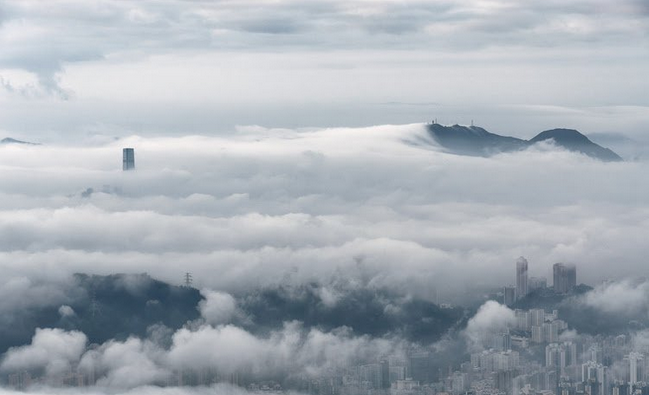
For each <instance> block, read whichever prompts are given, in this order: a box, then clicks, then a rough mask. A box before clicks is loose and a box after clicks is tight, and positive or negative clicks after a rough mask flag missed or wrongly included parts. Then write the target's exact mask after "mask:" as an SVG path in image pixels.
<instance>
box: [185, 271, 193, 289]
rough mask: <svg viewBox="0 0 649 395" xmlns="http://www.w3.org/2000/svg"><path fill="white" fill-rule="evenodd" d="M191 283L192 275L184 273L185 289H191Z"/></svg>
mask: <svg viewBox="0 0 649 395" xmlns="http://www.w3.org/2000/svg"><path fill="white" fill-rule="evenodd" d="M192 281H193V279H192V274H191V273H189V272H187V273H185V286H186V287H187V288H191V287H192Z"/></svg>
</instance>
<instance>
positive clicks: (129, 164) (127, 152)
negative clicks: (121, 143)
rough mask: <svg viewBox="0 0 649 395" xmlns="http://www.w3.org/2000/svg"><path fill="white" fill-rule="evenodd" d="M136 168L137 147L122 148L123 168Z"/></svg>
mask: <svg viewBox="0 0 649 395" xmlns="http://www.w3.org/2000/svg"><path fill="white" fill-rule="evenodd" d="M133 169H135V149H133V148H124V149H123V150H122V170H124V171H126V170H133Z"/></svg>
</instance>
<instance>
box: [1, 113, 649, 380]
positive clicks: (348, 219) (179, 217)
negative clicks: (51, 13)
mask: <svg viewBox="0 0 649 395" xmlns="http://www.w3.org/2000/svg"><path fill="white" fill-rule="evenodd" d="M125 146H130V147H134V148H135V152H136V170H135V171H131V172H123V171H121V169H120V165H121V163H120V162H121V148H122V147H125ZM0 150H1V151H2V152H1V153H2V155H0V167H2V169H3V171H2V172H0V182H1V183H2V185H3V191H2V194H1V195H0V197H1V199H2V201H3V205H2V210H1V211H0V235H1V236H2V237H0V250H1V251H0V267H1V268H2V271H3V273H4V274H5V276H4V277H3V278H4V280H3V282H2V284H0V292H1V293H2V295H4V296H5V298H3V301H2V303H1V304H0V308H1V309H2V312H3V313H4V314H3V317H14V316H15V314H14V313H15V312H16V309H18V308H23V309H25V308H27V309H37V308H41V307H47V308H48V309H50V310H51V313H52V317H54V319H55V320H61V322H60V323H58V321H57V325H60V326H61V328H68V330H67V331H64V330H62V329H56V330H53V329H47V330H46V329H43V330H42V331H46V332H38V333H37V335H36V336H35V337H34V339H33V340H32V342H31V344H29V345H24V347H22V348H15V349H13V350H11V351H9V352H8V354H7V355H6V356H5V359H4V362H3V364H4V365H3V366H4V369H5V371H12V370H13V369H19V368H23V367H25V366H30V367H31V368H33V369H40V370H42V371H44V372H47V371H51V372H56V371H58V369H62V368H61V367H62V366H63V367H65V366H69V365H70V366H77V365H78V366H79V369H92V371H94V372H96V379H97V383H98V384H99V385H101V386H105V387H110V388H115V387H122V388H131V387H138V386H142V385H148V384H164V383H168V382H169V380H170V378H171V380H173V377H174V374H175V373H174V372H177V371H178V370H179V369H183V368H184V367H187V366H191V367H192V368H193V369H203V368H206V369H214V370H217V371H220V372H221V374H223V375H227V374H229V373H232V372H233V371H234V370H233V369H238V370H241V371H245V372H250V373H254V374H255V375H257V377H267V378H269V379H276V378H278V377H283V378H286V377H296V376H291V375H292V374H295V375H303V376H304V377H309V376H310V375H317V374H319V373H320V372H323V371H326V370H327V369H332V368H334V367H335V366H339V365H341V364H345V363H353V362H354V361H357V362H358V361H361V360H363V361H367V360H376V359H377V358H380V357H382V356H384V355H389V354H394V353H396V354H399V353H402V352H404V350H405V349H406V348H407V347H408V345H409V344H410V341H411V340H415V341H419V340H422V339H423V340H422V342H423V343H425V344H430V342H432V341H434V340H436V339H438V338H439V337H440V336H442V335H443V334H444V333H445V331H446V330H447V329H448V328H449V327H450V326H452V325H455V324H454V323H458V326H457V327H455V329H456V330H462V326H461V323H460V321H461V316H460V315H457V314H456V313H457V311H454V310H452V309H440V308H439V307H437V306H433V305H432V304H430V303H429V302H431V301H432V302H438V303H445V302H451V303H458V302H459V301H462V300H466V299H469V300H474V301H475V300H479V299H481V298H482V297H483V295H482V289H485V288H490V287H497V286H502V285H503V284H507V283H510V282H512V281H513V278H514V264H515V260H516V258H517V257H519V256H521V255H523V256H525V257H526V258H527V260H528V261H529V267H530V275H534V276H549V271H550V269H551V265H552V264H553V263H555V262H558V261H562V262H572V263H575V264H576V265H577V270H578V281H579V282H587V283H595V282H596V281H599V280H601V279H604V278H619V277H624V276H631V275H634V274H635V273H637V272H638V270H641V268H642V267H644V265H645V256H646V247H645V239H644V234H643V232H642V230H643V229H645V228H646V226H647V221H648V217H647V214H649V211H648V210H647V203H648V202H647V200H646V196H649V195H647V192H648V191H647V187H646V185H645V183H641V182H639V181H640V180H642V179H643V177H644V175H645V174H646V163H645V162H642V161H636V162H622V163H601V162H598V161H595V160H593V159H590V158H587V157H584V156H580V155H577V154H574V153H570V152H565V151H561V150H557V148H556V147H553V146H551V145H547V144H546V145H540V146H535V147H533V148H531V149H529V150H527V151H523V152H517V153H513V154H501V155H496V156H493V157H491V158H475V157H463V156H456V155H451V154H448V153H444V152H443V151H442V150H441V149H440V148H439V147H438V146H437V145H436V144H435V143H434V141H431V140H430V139H429V137H428V134H427V133H426V130H425V128H424V126H423V125H421V124H413V125H404V126H389V125H386V126H379V127H373V128H362V129H353V128H344V129H342V128H341V129H310V130H287V129H264V128H259V127H250V128H241V129H240V130H239V131H238V132H237V133H236V134H232V135H229V136H221V137H206V136H191V137H183V138H173V137H159V138H145V137H136V136H134V137H130V138H127V139H123V140H119V141H114V142H94V143H85V144H79V145H76V146H65V145H42V146H22V145H20V146H19V145H4V146H2V147H0ZM75 272H86V273H91V274H92V273H97V274H108V273H115V272H128V273H142V272H148V273H149V274H151V275H152V276H153V277H154V278H159V279H163V280H166V281H169V282H171V283H175V284H181V283H182V281H183V278H184V275H185V273H186V272H190V273H192V275H193V279H194V285H195V286H196V287H198V288H200V289H203V290H204V291H203V296H204V298H205V300H203V301H202V302H199V301H198V300H197V301H196V302H195V303H194V304H193V305H192V306H191V309H192V310H193V313H194V314H196V315H198V313H199V312H200V314H201V317H199V318H197V319H195V320H194V321H192V322H190V323H189V324H186V325H185V326H184V327H182V328H181V329H178V330H175V331H174V330H171V329H169V328H165V327H163V326H156V327H152V328H150V331H149V332H148V334H147V335H146V336H142V335H141V337H133V336H131V337H128V336H121V337H119V338H115V339H108V340H106V341H102V342H101V343H102V344H99V345H93V346H91V347H87V348H86V347H83V350H82V351H80V352H75V353H74V355H72V356H70V355H67V354H65V355H63V356H61V357H57V358H52V361H58V362H56V364H55V366H53V367H50V366H48V365H44V364H43V362H42V359H39V358H31V356H33V355H36V354H37V353H38V352H42V351H39V350H54V351H52V353H54V354H56V350H58V349H59V348H56V347H54V348H48V347H49V346H46V345H45V343H46V342H45V341H44V340H43V338H44V337H45V334H49V335H50V337H52V338H53V339H52V340H53V342H52V343H53V344H62V343H64V342H65V341H67V340H66V339H68V340H69V339H71V338H72V339H77V338H79V339H81V340H83V344H84V345H85V341H86V340H85V337H84V336H86V335H82V334H80V333H79V332H75V331H74V322H75V321H74V320H76V319H82V318H83V317H80V315H83V316H84V317H85V316H87V314H88V312H87V311H85V312H84V311H82V310H81V309H80V308H78V307H73V306H78V305H77V304H75V303H76V301H78V300H79V298H86V299H87V298H91V297H92V296H91V295H90V294H89V292H88V291H87V290H86V291H84V292H79V291H75V289H76V288H75V286H74V285H73V283H72V282H71V278H72V277H71V274H72V273H75ZM82 278H86V280H84V281H89V283H88V284H89V286H91V288H92V287H94V289H96V290H97V292H99V291H100V290H101V289H102V288H101V287H100V283H93V281H96V280H92V278H90V277H83V276H82ZM115 281H117V283H118V284H117V288H118V289H119V290H121V291H120V292H123V293H124V294H125V295H140V297H141V290H142V289H144V288H145V286H147V284H151V282H152V280H151V279H150V278H148V277H146V276H141V275H140V276H125V277H119V276H118V277H115ZM93 284H94V285H93ZM623 284H624V283H623ZM638 287H639V286H638ZM638 287H636V286H633V287H630V288H631V289H630V290H626V288H629V287H627V286H624V287H623V288H624V289H625V290H624V293H625V295H626V294H629V295H631V296H633V295H635V294H636V293H637V292H638V289H639V290H640V291H641V292H643V291H642V290H643V289H644V288H642V287H640V288H638ZM613 291H615V292H616V294H619V292H617V291H616V288H610V287H609V288H604V289H602V290H600V289H599V288H598V289H596V290H595V291H594V292H595V293H593V294H587V295H586V296H585V298H586V299H584V301H583V302H581V303H591V304H593V303H594V304H598V303H599V302H598V300H599V299H597V298H598V297H599V296H598V294H597V292H603V293H606V295H608V293H610V292H613ZM193 292H194V293H195V294H196V295H194V296H195V297H196V298H198V297H199V296H200V295H198V292H197V291H195V290H194V291H193ZM589 298H590V299H589ZM599 298H600V299H602V298H603V299H607V298H608V297H607V296H604V297H599ZM422 299H423V300H424V301H429V302H426V303H425V302H424V301H422ZM636 299H637V298H636ZM150 302H151V306H154V304H155V303H157V302H156V301H155V300H151V301H150ZM427 303H428V304H427ZM66 306H67V307H68V308H66ZM147 306H149V302H147ZM349 306H358V310H359V311H360V310H362V311H368V312H370V313H372V314H373V315H374V316H376V317H380V320H379V321H380V322H379V321H376V325H372V329H373V330H376V332H370V331H368V330H367V328H364V327H363V326H362V325H357V322H355V321H354V320H353V319H351V318H349V317H350V315H349V311H347V310H345V308H347V307H349ZM603 308H604V307H603ZM611 308H612V309H615V308H616V307H615V306H612V307H611ZM642 308H643V307H641V306H640V307H638V308H636V309H635V310H634V311H640V310H642ZM196 309H197V310H196ZM442 310H443V311H442ZM145 311H148V310H145ZM444 311H446V313H444ZM264 312H266V313H268V314H266V316H264V315H263V314H264ZM273 313H277V314H275V315H276V316H277V317H276V318H274V320H273V319H270V318H269V317H270V315H269V314H271V315H272V314H273ZM443 314H447V318H448V322H446V321H444V322H441V321H439V322H436V321H434V319H433V320H432V321H430V322H428V321H427V322H423V320H420V321H422V322H421V323H419V324H417V325H415V324H414V322H415V321H414V320H413V319H412V318H413V317H415V316H418V317H427V319H428V317H433V318H435V317H437V318H439V317H441V316H442V315H443ZM511 315H512V313H511V310H509V309H507V308H505V307H503V306H500V305H498V304H497V303H495V302H489V303H487V304H485V305H484V306H482V308H481V309H479V310H478V313H477V315H476V316H475V317H473V318H472V319H470V320H469V321H468V324H467V328H466V330H464V331H463V332H462V333H464V334H465V336H464V337H462V338H461V340H462V342H461V343H460V342H458V339H454V338H445V339H444V340H443V341H442V342H441V343H438V344H435V345H434V346H432V347H433V348H435V349H439V350H440V352H444V350H448V349H449V348H453V350H457V352H455V353H454V354H455V355H462V353H463V352H464V351H465V348H464V345H463V343H464V341H467V340H468V342H469V346H471V347H473V348H479V347H480V345H481V344H482V343H484V339H482V338H481V336H482V334H484V333H487V332H494V331H496V332H497V331H498V330H501V329H503V328H502V327H500V326H498V325H500V324H502V323H506V322H508V321H509V320H510V318H511ZM313 317H316V318H317V319H315V318H313ZM271 318H272V317H271ZM361 318H362V317H361ZM466 318H467V319H468V317H466ZM65 320H68V321H65ZM298 321H302V323H301V322H298ZM347 323H349V326H346V324H347ZM394 323H412V324H408V325H405V324H404V325H401V327H402V329H403V330H401V331H399V330H394V328H395V327H396V326H395V324H394ZM9 324H10V323H6V325H9ZM492 324H493V325H492ZM496 324H497V325H496ZM181 325H182V324H181ZM494 325H495V326H494ZM178 327H179V326H176V327H175V328H178ZM424 332H426V333H434V334H435V337H434V338H433V337H431V338H423V337H422V336H421V333H424ZM28 357H29V358H28ZM37 359H38V360H37ZM19 362H20V363H19ZM21 364H22V365H21ZM288 372H292V373H290V374H289V373H288ZM51 374H55V373H51Z"/></svg>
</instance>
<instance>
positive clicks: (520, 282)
mask: <svg viewBox="0 0 649 395" xmlns="http://www.w3.org/2000/svg"><path fill="white" fill-rule="evenodd" d="M525 295H527V259H525V258H523V257H520V258H518V260H516V299H521V298H523V297H524V296H525Z"/></svg>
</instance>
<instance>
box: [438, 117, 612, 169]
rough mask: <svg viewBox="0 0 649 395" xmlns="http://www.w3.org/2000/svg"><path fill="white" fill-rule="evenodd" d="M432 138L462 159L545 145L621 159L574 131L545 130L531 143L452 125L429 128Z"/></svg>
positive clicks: (595, 155)
mask: <svg viewBox="0 0 649 395" xmlns="http://www.w3.org/2000/svg"><path fill="white" fill-rule="evenodd" d="M427 129H428V132H429V133H430V135H431V137H433V138H434V139H435V141H437V142H438V143H439V144H440V145H441V146H443V147H444V148H447V149H449V150H450V151H451V152H453V153H456V154H460V155H471V156H491V155H494V154H497V153H502V152H513V151H522V150H524V149H527V148H529V147H531V146H533V145H534V144H536V143H539V142H542V141H548V140H552V141H554V143H555V144H556V145H557V146H559V147H562V148H564V149H567V150H569V151H572V152H579V153H581V154H584V155H587V156H589V157H591V158H595V159H599V160H601V161H605V162H618V161H622V158H621V157H620V156H619V155H618V154H616V153H615V152H613V151H612V150H610V149H609V148H605V147H602V146H600V145H598V144H596V143H594V142H592V141H591V140H590V139H589V138H588V137H587V136H585V135H583V134H582V133H580V132H579V131H577V130H575V129H565V128H557V129H550V130H545V131H543V132H541V133H539V134H537V135H536V136H534V137H533V138H532V139H530V140H524V139H519V138H517V137H511V136H502V135H499V134H496V133H491V132H489V131H487V130H486V129H484V128H481V127H478V126H473V125H471V126H461V125H452V126H444V125H440V124H438V123H433V124H429V125H428V126H427Z"/></svg>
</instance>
